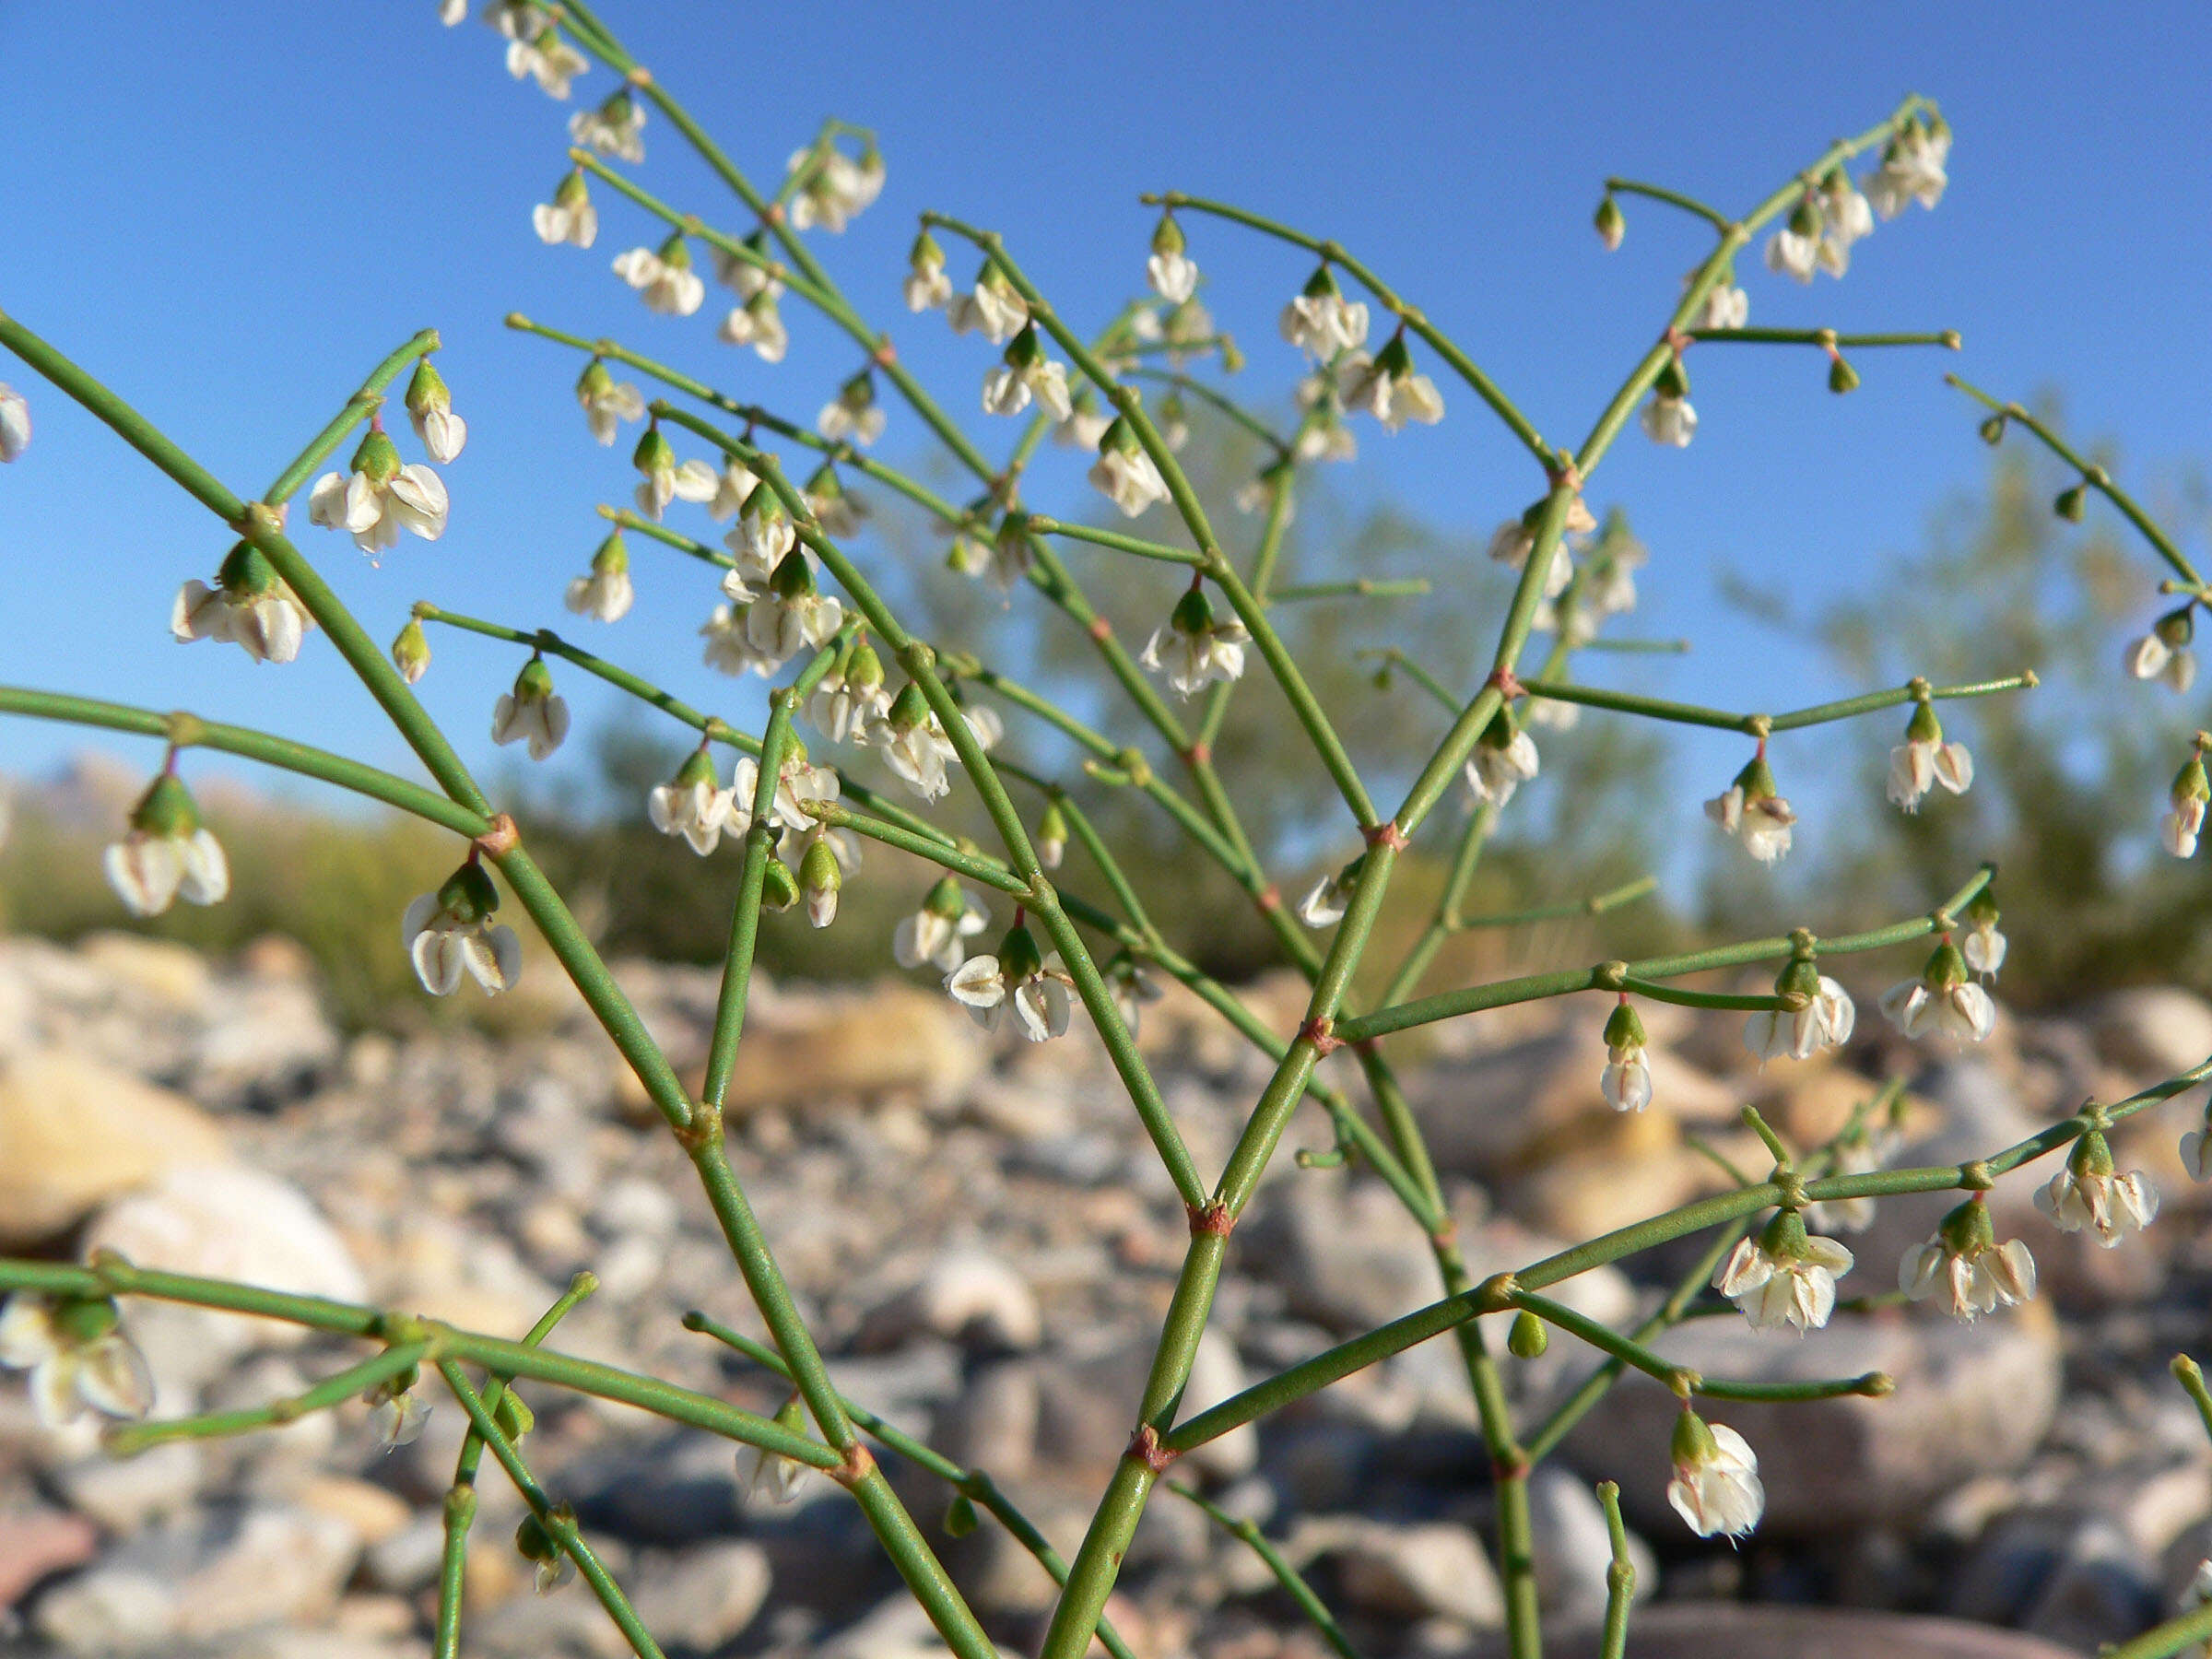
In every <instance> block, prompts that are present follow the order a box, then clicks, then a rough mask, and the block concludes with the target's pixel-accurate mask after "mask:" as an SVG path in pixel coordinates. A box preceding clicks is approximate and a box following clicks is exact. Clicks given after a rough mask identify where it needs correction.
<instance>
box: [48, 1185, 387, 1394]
mask: <svg viewBox="0 0 2212 1659" xmlns="http://www.w3.org/2000/svg"><path fill="white" fill-rule="evenodd" d="M85 1248H86V1249H87V1250H88V1251H93V1250H112V1251H115V1252H116V1253H119V1254H121V1255H122V1256H124V1258H125V1259H126V1260H128V1261H130V1262H132V1263H133V1264H135V1265H137V1266H140V1267H162V1268H167V1269H169V1270H171V1271H172V1272H177V1273H189V1274H198V1275H201V1276H203V1277H208V1278H228V1279H242V1280H243V1281H245V1282H246V1283H247V1284H251V1285H259V1286H263V1287H265V1288H270V1289H276V1290H288V1291H292V1292H295V1293H296V1294H299V1295H302V1296H321V1297H327V1298H329V1299H330V1300H334V1301H347V1302H359V1301H362V1300H366V1299H367V1295H368V1286H367V1284H366V1282H365V1281H364V1280H363V1279H362V1277H361V1270H360V1269H359V1267H358V1266H356V1265H354V1260H353V1255H352V1253H351V1252H349V1251H348V1250H347V1248H346V1245H345V1243H344V1241H342V1240H340V1239H339V1237H338V1235H337V1234H336V1232H335V1231H334V1230H332V1228H331V1226H330V1224H329V1223H328V1222H327V1221H325V1220H324V1218H323V1217H322V1215H321V1213H320V1212H318V1211H317V1210H316V1208H315V1206H314V1205H313V1204H312V1202H310V1200H309V1199H308V1197H307V1195H306V1194H304V1193H302V1192H300V1189H299V1188H298V1187H295V1186H293V1185H292V1184H291V1183H290V1182H287V1181H283V1180H280V1179H278V1178H277V1176H274V1175H269V1174H265V1173H264V1172H262V1171H259V1170H253V1169H249V1168H247V1167H245V1166H244V1165H242V1164H202V1165H198V1166H194V1167H191V1168H183V1167H180V1168H175V1169H171V1170H169V1171H165V1172H164V1173H162V1174H161V1175H160V1176H159V1179H158V1180H156V1181H155V1182H153V1184H152V1185H151V1186H149V1187H148V1188H147V1190H145V1191H142V1192H136V1193H132V1194H126V1195H125V1196H124V1197H120V1198H117V1199H114V1200H112V1202H110V1203H109V1204H108V1206H106V1207H105V1208H104V1209H102V1210H101V1211H100V1214H99V1215H98V1216H97V1217H96V1218H94V1219H93V1221H92V1224H91V1226H90V1227H89V1228H88V1230H87V1232H86V1237H85ZM128 1317H129V1321H130V1326H131V1331H132V1333H133V1335H135V1337H136V1338H137V1340H138V1343H139V1346H140V1347H143V1348H144V1349H145V1350H146V1356H147V1363H148V1364H149V1365H151V1366H152V1368H153V1372H154V1378H155V1382H156V1383H157V1385H158V1386H159V1388H160V1389H162V1390H166V1391H171V1393H173V1394H191V1393H194V1392H196V1391H197V1390H198V1389H199V1388H200V1387H201V1386H202V1385H203V1384H205V1383H206V1382H208V1381H209V1380H210V1379H212V1378H214V1377H215V1376H217V1375H218V1374H219V1373H220V1372H221V1371H223V1370H224V1369H225V1368H226V1367H227V1366H229V1364H230V1362H231V1361H232V1360H234V1359H236V1358H237V1357H238V1356H239V1355H240V1354H242V1353H244V1352H245V1351H246V1350H247V1349H248V1348H250V1347H274V1346H277V1345H289V1344H295V1343H298V1342H300V1341H303V1340H304V1339H305V1336H306V1333H305V1332H304V1331H303V1330H301V1329H300V1327H298V1326H295V1325H288V1324H280V1323H277V1322H276V1321H273V1320H260V1319H245V1318H241V1317H239V1316H238V1315H236V1314H231V1313H220V1312H213V1311H210V1310H207V1309H204V1308H193V1307H186V1306H184V1305H182V1303H175V1302H155V1301H147V1300H139V1301H135V1302H134V1303H133V1304H132V1306H131V1309H130V1312H129V1315H128Z"/></svg>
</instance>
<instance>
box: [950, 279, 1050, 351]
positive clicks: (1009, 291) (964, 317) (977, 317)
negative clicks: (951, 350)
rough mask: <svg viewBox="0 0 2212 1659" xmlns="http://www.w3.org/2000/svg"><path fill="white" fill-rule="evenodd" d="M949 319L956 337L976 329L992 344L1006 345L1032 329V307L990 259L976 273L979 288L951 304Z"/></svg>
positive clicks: (956, 298) (959, 296)
mask: <svg viewBox="0 0 2212 1659" xmlns="http://www.w3.org/2000/svg"><path fill="white" fill-rule="evenodd" d="M945 320H946V321H947V323H950V324H952V332H953V333H954V334H966V333H968V332H969V331H970V330H971V329H976V330H980V331H981V332H982V336H983V338H985V339H986V340H989V341H990V342H991V344H992V345H994V346H1003V345H1005V344H1006V342H1007V341H1009V340H1011V339H1012V338H1013V337H1014V336H1015V335H1018V334H1019V333H1020V332H1021V331H1022V330H1023V329H1024V328H1026V327H1028V326H1029V321H1030V306H1029V301H1028V300H1024V299H1023V298H1022V297H1021V296H1020V295H1019V294H1018V293H1016V292H1015V291H1014V285H1013V284H1012V283H1011V282H1008V281H1007V280H1006V273H1005V272H1003V271H1001V270H1000V269H999V268H998V267H997V266H996V265H994V264H993V263H992V262H991V261H990V260H988V259H986V260H984V261H983V265H982V269H981V270H979V271H978V272H977V273H976V274H975V286H974V287H973V288H970V289H969V290H968V291H967V292H966V293H964V294H955V295H954V296H953V297H952V299H951V300H949V301H948V302H947V305H946V307H945Z"/></svg>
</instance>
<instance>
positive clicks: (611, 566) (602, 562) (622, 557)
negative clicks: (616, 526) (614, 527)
mask: <svg viewBox="0 0 2212 1659" xmlns="http://www.w3.org/2000/svg"><path fill="white" fill-rule="evenodd" d="M628 570H629V544H628V543H626V542H624V541H623V539H622V532H621V531H619V530H618V531H616V532H615V533H614V534H613V535H610V536H608V537H607V538H606V540H605V541H603V542H601V543H600V544H599V550H598V551H597V552H595V553H594V554H593V555H592V573H593V574H594V576H614V575H618V574H620V573H621V572H623V571H628Z"/></svg>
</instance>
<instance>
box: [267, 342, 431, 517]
mask: <svg viewBox="0 0 2212 1659" xmlns="http://www.w3.org/2000/svg"><path fill="white" fill-rule="evenodd" d="M438 346H439V340H438V331H437V330H436V329H434V328H426V329H424V330H423V331H422V332H421V333H420V334H418V335H416V336H415V337H414V338H413V339H411V340H409V341H408V342H407V343H406V345H404V346H402V347H400V348H399V349H398V350H397V351H394V353H393V354H392V355H391V356H390V357H388V358H386V359H384V360H383V361H382V362H381V363H379V364H378V365H377V366H376V367H375V368H374V369H372V370H371V371H370V372H369V378H368V379H367V380H365V381H363V382H361V389H360V390H359V392H356V393H355V394H353V395H352V396H351V397H350V398H348V399H347V402H346V406H345V407H344V408H343V409H340V410H339V411H338V412H337V413H336V414H335V415H334V416H332V417H331V419H330V424H329V425H328V426H326V427H324V429H322V430H321V431H320V432H318V433H316V434H315V438H314V441H313V442H312V443H310V444H309V445H308V446H307V447H306V448H305V449H304V450H301V451H300V453H299V455H298V457H297V458H295V459H294V460H293V462H292V464H291V465H289V466H288V467H286V468H285V469H284V470H283V471H282V472H280V473H278V474H277V477H276V479H275V480H274V481H273V482H272V483H271V484H270V485H269V487H268V488H267V489H265V490H264V491H263V492H262V497H261V499H262V500H265V501H266V502H267V503H268V504H269V505H270V506H272V507H275V506H277V505H278V504H279V503H281V502H284V501H288V500H291V498H292V497H293V496H294V495H296V494H298V493H299V490H300V486H301V485H302V484H304V483H306V482H307V480H308V478H309V477H310V476H312V474H313V472H314V470H315V468H316V467H318V466H320V465H323V463H324V461H326V460H328V459H329V458H330V455H331V453H332V452H333V451H334V450H335V449H336V448H337V447H338V445H339V444H340V443H342V442H344V441H345V440H346V434H347V433H348V432H350V431H352V430H353V429H354V428H355V427H357V426H359V425H360V423H361V422H362V421H363V420H365V419H367V418H369V416H370V415H371V414H372V413H373V412H374V411H375V410H376V408H377V407H378V406H380V405H381V404H382V402H383V401H384V395H383V394H384V389H385V388H386V387H387V386H389V385H391V383H392V382H394V381H395V380H397V379H398V378H399V371H401V370H402V369H405V368H406V366H407V365H408V364H409V363H412V362H415V361H416V360H417V359H420V358H424V357H427V356H429V354H430V353H431V352H433V351H435V350H437V349H438Z"/></svg>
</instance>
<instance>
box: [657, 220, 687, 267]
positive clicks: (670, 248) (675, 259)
mask: <svg viewBox="0 0 2212 1659" xmlns="http://www.w3.org/2000/svg"><path fill="white" fill-rule="evenodd" d="M661 263H662V264H663V265H667V266H669V267H670V268H671V269H674V270H678V271H688V270H689V269H690V268H691V246H690V244H689V243H688V242H687V241H684V233H683V232H682V231H681V230H678V231H677V232H676V233H675V234H673V235H672V236H670V237H669V238H668V240H667V241H665V242H663V243H662V244H661Z"/></svg>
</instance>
